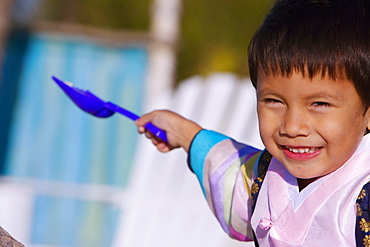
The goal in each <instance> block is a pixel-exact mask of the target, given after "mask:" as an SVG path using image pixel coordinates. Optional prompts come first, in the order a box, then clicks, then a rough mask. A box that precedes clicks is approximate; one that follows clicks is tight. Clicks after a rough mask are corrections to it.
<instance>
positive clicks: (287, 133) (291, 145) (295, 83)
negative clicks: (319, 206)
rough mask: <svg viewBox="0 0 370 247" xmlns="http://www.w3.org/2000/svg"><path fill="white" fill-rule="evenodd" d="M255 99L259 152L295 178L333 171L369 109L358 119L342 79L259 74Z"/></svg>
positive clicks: (355, 99) (359, 110)
mask: <svg viewBox="0 0 370 247" xmlns="http://www.w3.org/2000/svg"><path fill="white" fill-rule="evenodd" d="M257 99H258V118H259V126H260V134H261V138H262V141H263V143H264V145H265V147H266V148H267V150H268V151H269V152H270V153H271V154H272V155H273V156H274V157H275V158H276V159H278V160H279V161H280V162H281V163H282V164H283V165H284V166H285V167H286V169H287V170H288V171H289V172H290V173H291V174H292V175H293V176H295V177H297V178H302V179H309V178H317V177H321V176H323V175H326V174H328V173H330V172H333V171H335V170H336V169H338V168H339V167H340V166H342V165H343V164H344V163H345V162H346V161H347V160H348V159H349V158H350V157H351V155H352V154H353V153H354V151H355V150H356V148H357V147H358V145H359V143H360V141H361V139H362V137H363V135H364V133H365V130H366V127H368V126H369V118H370V113H369V112H370V110H369V109H368V110H367V111H366V113H365V114H364V106H363V104H362V102H361V99H360V97H359V95H358V94H357V92H356V90H355V87H354V86H353V84H352V83H351V82H350V81H348V80H346V79H341V80H336V81H334V80H332V79H329V78H321V77H315V78H314V79H312V80H310V79H308V78H304V77H303V76H302V75H301V74H300V73H296V74H293V75H292V76H291V77H289V78H287V77H282V76H273V75H269V76H267V75H265V74H264V73H259V74H258V82H257Z"/></svg>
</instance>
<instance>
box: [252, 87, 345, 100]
mask: <svg viewBox="0 0 370 247" xmlns="http://www.w3.org/2000/svg"><path fill="white" fill-rule="evenodd" d="M266 95H269V96H277V97H283V95H280V94H279V93H276V92H273V91H271V90H269V89H263V90H257V97H264V96H266ZM305 98H306V99H319V98H321V99H331V100H338V99H339V97H338V96H337V95H335V94H332V93H330V92H328V91H319V92H315V93H314V94H311V95H308V96H306V97H305Z"/></svg>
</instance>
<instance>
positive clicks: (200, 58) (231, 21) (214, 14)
mask: <svg viewBox="0 0 370 247" xmlns="http://www.w3.org/2000/svg"><path fill="white" fill-rule="evenodd" d="M270 1H271V0H182V5H183V9H182V12H181V13H182V18H181V28H180V30H181V34H180V39H179V44H178V47H177V55H178V57H177V58H178V60H177V61H178V64H177V74H176V81H179V80H182V79H185V78H187V77H189V76H192V75H195V74H204V75H206V74H208V73H210V72H214V71H228V72H233V73H236V74H239V75H243V76H244V75H247V74H248V64H247V47H248V43H249V41H250V39H251V37H252V35H253V33H254V32H255V30H256V29H257V27H258V26H259V25H260V23H261V22H262V20H263V18H264V16H265V14H266V12H267V10H268V8H267V7H268V5H269V3H270ZM151 5H152V1H151V0H78V1H77V0H44V2H43V8H42V14H41V18H43V19H48V20H56V21H66V22H74V23H80V24H86V25H91V26H96V27H101V28H109V29H120V30H131V31H133V30H137V31H149V26H150V10H151Z"/></svg>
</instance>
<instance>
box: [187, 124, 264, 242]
mask: <svg viewBox="0 0 370 247" xmlns="http://www.w3.org/2000/svg"><path fill="white" fill-rule="evenodd" d="M260 154H261V151H260V150H257V149H255V148H253V147H250V146H247V145H245V144H241V143H238V142H236V141H234V140H232V139H231V138H229V137H227V136H224V135H222V134H220V133H217V132H214V131H209V130H202V131H201V132H199V133H198V134H197V135H196V137H195V138H194V140H193V142H192V144H191V147H190V150H189V166H190V167H191V169H192V170H193V171H194V173H195V174H196V175H197V177H198V180H199V182H200V184H201V186H202V189H203V193H204V195H205V197H206V199H207V202H208V205H209V206H210V208H211V210H212V212H213V213H214V215H215V216H216V218H217V220H218V221H219V223H220V225H221V227H222V228H223V230H224V231H225V232H226V233H227V234H228V235H229V236H230V237H232V238H235V239H238V240H240V241H252V240H253V232H252V228H251V226H250V217H251V191H250V188H251V184H252V177H253V171H252V170H253V167H254V165H255V163H256V162H257V160H258V158H259V156H260Z"/></svg>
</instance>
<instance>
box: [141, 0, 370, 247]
mask: <svg viewBox="0 0 370 247" xmlns="http://www.w3.org/2000/svg"><path fill="white" fill-rule="evenodd" d="M369 12H370V1H369V0H280V1H276V2H275V4H274V6H273V8H272V9H271V11H270V13H269V14H268V15H267V16H266V18H265V20H264V22H263V24H262V25H261V27H260V28H259V29H258V30H257V32H256V33H255V35H254V37H253V39H252V41H251V43H250V46H249V54H248V55H249V68H250V76H251V81H252V83H253V85H254V86H255V88H256V93H257V100H258V104H257V111H258V120H259V128H260V136H261V139H262V142H263V144H264V146H265V147H266V149H265V150H263V151H261V150H257V149H255V148H253V147H250V146H248V145H245V144H241V143H238V142H236V141H234V140H232V139H230V138H228V137H227V136H224V135H221V134H219V133H216V132H213V131H209V130H204V129H202V128H201V127H200V126H199V125H198V124H196V123H194V122H192V121H190V120H187V119H184V118H183V117H181V116H179V115H177V114H175V113H173V112H170V111H154V112H152V113H149V114H146V115H144V116H142V117H141V118H140V119H139V120H137V121H136V124H137V125H138V130H139V132H140V133H145V134H146V136H147V137H148V138H150V139H151V140H152V142H153V143H154V145H156V146H157V149H158V150H160V151H162V152H168V151H170V150H172V149H173V148H177V147H183V148H184V149H185V150H186V151H187V152H189V166H190V168H191V169H192V170H193V171H194V173H195V174H196V175H197V177H198V179H199V182H200V184H201V186H202V189H203V191H204V194H205V196H206V199H207V202H208V204H209V206H210V208H211V210H212V211H213V213H214V214H215V216H216V217H217V219H218V221H219V222H220V224H221V226H222V228H223V229H224V230H225V232H227V233H228V234H229V235H230V236H231V237H233V238H236V239H239V240H242V241H251V240H253V239H254V240H255V242H256V245H258V244H259V245H260V246H284V247H285V246H325V247H326V246H370V227H369V226H370V212H369V204H370V203H369V202H370V200H369V193H370V183H369V181H370V166H369V163H370V135H366V133H367V132H368V129H370V110H369V106H370V95H369V94H370V32H369V30H370V13H369ZM148 122H152V123H153V124H155V125H157V126H158V127H160V128H162V129H164V130H165V131H166V132H167V136H168V143H164V142H161V141H160V140H158V139H156V138H155V137H154V136H153V135H152V134H150V133H149V132H147V131H145V128H144V126H145V124H146V123H148ZM246 128H247V127H246Z"/></svg>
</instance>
